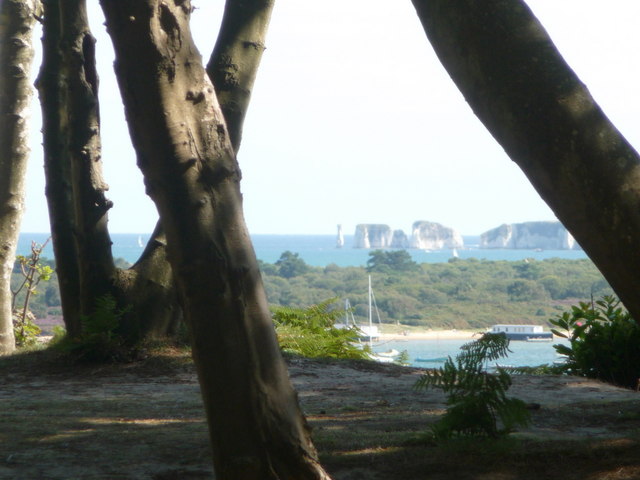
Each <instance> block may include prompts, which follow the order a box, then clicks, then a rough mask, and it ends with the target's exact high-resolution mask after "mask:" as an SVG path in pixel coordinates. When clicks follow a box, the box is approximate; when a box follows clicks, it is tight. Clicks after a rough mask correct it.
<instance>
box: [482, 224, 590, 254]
mask: <svg viewBox="0 0 640 480" xmlns="http://www.w3.org/2000/svg"><path fill="white" fill-rule="evenodd" d="M480 248H516V249H538V248H540V249H543V250H579V249H580V245H578V243H577V242H576V241H575V239H574V238H573V236H571V234H570V233H569V232H568V231H567V229H566V228H565V227H564V226H563V225H562V224H561V223H560V222H524V223H512V224H506V223H505V224H503V225H500V226H499V227H496V228H493V229H491V230H489V231H486V232H484V233H483V234H482V235H480Z"/></svg>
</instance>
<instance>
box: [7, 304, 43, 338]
mask: <svg viewBox="0 0 640 480" xmlns="http://www.w3.org/2000/svg"><path fill="white" fill-rule="evenodd" d="M22 314H23V312H22V311H21V310H19V311H17V312H14V314H13V334H14V336H15V339H16V346H18V347H30V346H32V345H35V344H36V343H37V341H38V335H40V332H42V330H41V329H40V327H39V326H38V325H36V324H35V323H34V320H35V317H34V316H33V314H32V313H31V312H27V314H26V316H25V317H23V316H22Z"/></svg>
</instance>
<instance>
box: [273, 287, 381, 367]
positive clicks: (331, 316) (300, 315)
mask: <svg viewBox="0 0 640 480" xmlns="http://www.w3.org/2000/svg"><path fill="white" fill-rule="evenodd" d="M334 302H335V300H334V299H330V300H325V301H324V302H321V303H319V304H317V305H312V306H310V307H308V308H291V307H277V308H273V323H274V325H275V328H276V334H277V336H278V343H279V344H280V348H281V349H282V350H283V351H285V352H289V353H296V354H298V355H303V356H305V357H330V358H369V351H368V349H362V348H359V347H358V346H357V345H356V344H357V342H358V332H357V330H355V329H354V328H345V329H341V328H336V327H335V326H334V325H335V323H336V320H337V319H338V318H339V317H340V316H341V315H342V314H343V312H342V311H340V310H337V309H331V308H330V307H331V306H332V305H333V303H334Z"/></svg>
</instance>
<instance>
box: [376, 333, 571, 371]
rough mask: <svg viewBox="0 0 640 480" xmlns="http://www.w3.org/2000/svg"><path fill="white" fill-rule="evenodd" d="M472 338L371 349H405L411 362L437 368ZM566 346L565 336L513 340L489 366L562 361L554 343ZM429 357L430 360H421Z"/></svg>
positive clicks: (394, 343) (394, 342)
mask: <svg viewBox="0 0 640 480" xmlns="http://www.w3.org/2000/svg"><path fill="white" fill-rule="evenodd" d="M470 341H471V340H460V339H455V340H454V339H442V340H392V341H387V342H381V343H376V344H374V345H373V346H372V350H373V351H374V352H376V353H380V352H386V351H389V350H391V349H395V350H397V351H399V352H402V351H403V350H406V351H407V353H408V354H409V362H410V364H411V366H413V367H422V368H438V367H441V366H442V365H443V364H444V359H445V358H446V357H448V356H450V357H451V358H455V356H456V355H457V354H458V353H460V347H461V346H462V345H464V344H465V343H468V342H470ZM556 344H564V345H567V340H566V339H560V338H556V339H554V340H553V341H552V342H510V344H509V349H510V350H511V353H509V355H508V356H507V357H505V358H501V359H499V360H497V361H495V362H491V363H490V364H489V365H488V367H493V366H496V365H501V366H512V367H533V366H537V365H542V364H545V363H546V364H553V363H554V362H561V361H562V357H560V356H559V355H558V354H556V351H555V349H554V348H553V345H556ZM418 359H421V360H428V361H420V360H418Z"/></svg>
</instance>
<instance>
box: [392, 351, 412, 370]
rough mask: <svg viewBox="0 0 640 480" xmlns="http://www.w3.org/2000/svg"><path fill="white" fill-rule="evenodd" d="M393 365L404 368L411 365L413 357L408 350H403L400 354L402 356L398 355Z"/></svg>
mask: <svg viewBox="0 0 640 480" xmlns="http://www.w3.org/2000/svg"><path fill="white" fill-rule="evenodd" d="M393 363H395V364H396V365H403V366H407V365H411V357H409V352H408V351H406V350H402V351H401V352H400V355H398V356H397V357H396V358H395V359H394V360H393Z"/></svg>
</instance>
